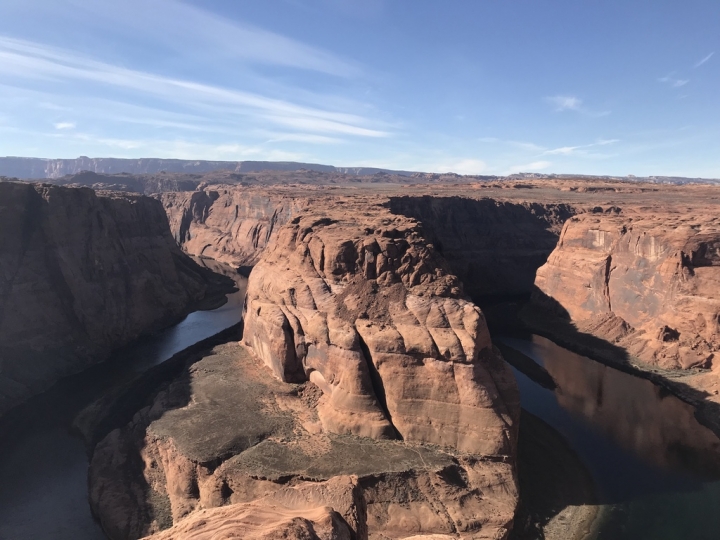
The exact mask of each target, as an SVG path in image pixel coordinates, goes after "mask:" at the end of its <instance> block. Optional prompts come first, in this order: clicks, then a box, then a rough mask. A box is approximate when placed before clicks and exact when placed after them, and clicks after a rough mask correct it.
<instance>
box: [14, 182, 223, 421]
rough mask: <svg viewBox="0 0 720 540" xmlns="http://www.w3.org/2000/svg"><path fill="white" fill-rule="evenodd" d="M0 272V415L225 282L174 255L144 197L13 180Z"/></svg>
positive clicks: (162, 221) (159, 215) (156, 210)
mask: <svg viewBox="0 0 720 540" xmlns="http://www.w3.org/2000/svg"><path fill="white" fill-rule="evenodd" d="M0 271H1V275H2V283H0V413H2V412H4V411H6V410H7V409H8V408H10V407H12V406H14V405H16V404H17V403H18V402H20V401H21V400H23V399H25V398H27V397H28V396H30V395H32V394H34V393H37V392H39V391H41V390H44V389H45V388H47V387H48V386H49V385H50V384H52V383H53V382H54V381H56V380H57V379H58V378H60V377H62V376H65V375H68V374H70V373H74V372H77V371H80V370H82V369H83V368H85V367H87V366H88V365H89V364H91V363H93V362H96V361H99V360H102V359H105V358H107V356H108V355H109V354H110V353H111V352H112V350H113V349H114V348H116V347H119V346H122V345H125V344H127V343H128V342H130V341H132V340H134V339H136V338H137V337H139V336H140V335H142V334H145V333H149V332H153V331H156V330H158V329H160V328H162V327H165V326H167V325H169V324H171V323H173V322H175V321H176V320H178V318H180V317H181V316H183V315H185V314H186V313H187V312H188V311H189V310H190V309H192V308H193V306H194V305H197V303H198V302H199V301H201V300H203V298H205V297H206V295H207V294H208V293H209V292H213V291H214V293H216V294H217V293H219V292H220V289H221V288H222V286H223V285H222V283H224V282H222V281H218V278H216V277H213V274H212V273H211V272H209V271H207V270H204V269H201V268H200V267H199V266H197V265H196V264H195V263H194V262H193V261H192V260H190V259H189V258H188V257H187V256H186V255H185V254H183V253H182V252H181V251H180V249H179V248H178V247H177V245H176V244H175V242H174V241H173V238H172V236H171V235H170V231H169V228H168V225H167V219H166V217H165V215H164V213H163V211H162V206H161V205H160V204H159V203H158V202H157V201H155V200H153V199H150V198H147V197H140V196H120V195H117V194H115V195H113V194H104V195H96V194H95V193H94V192H93V191H92V190H89V189H68V188H61V187H55V186H48V185H41V184H24V183H13V182H6V183H0ZM230 286H231V284H228V285H226V288H229V287H230Z"/></svg>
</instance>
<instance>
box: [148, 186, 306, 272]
mask: <svg viewBox="0 0 720 540" xmlns="http://www.w3.org/2000/svg"><path fill="white" fill-rule="evenodd" d="M158 198H159V199H160V200H161V202H162V204H163V206H164V208H165V211H166V213H167V215H168V219H169V221H170V229H171V230H172V233H173V236H175V239H176V241H177V242H178V244H180V245H181V246H182V247H183V249H184V250H185V251H187V252H188V253H190V254H191V255H196V256H203V257H211V258H213V259H215V260H218V261H220V262H224V263H227V264H231V265H233V266H236V267H237V266H252V265H253V264H255V263H256V262H257V260H258V258H259V256H260V253H261V252H262V250H263V249H264V248H265V246H266V245H267V244H268V242H269V241H270V239H271V238H272V236H273V233H274V232H275V231H276V229H277V228H279V227H280V226H281V225H283V224H284V223H286V222H287V221H288V220H289V219H290V217H291V216H292V215H293V214H294V213H296V212H297V211H298V209H299V208H301V207H302V206H303V205H304V204H305V201H304V200H303V199H300V200H295V199H293V198H289V197H284V196H282V195H277V196H273V195H269V194H267V193H266V192H257V191H251V190H248V189H245V188H242V187H238V186H212V187H206V188H204V189H200V190H199V191H194V192H180V193H163V194H161V195H159V196H158Z"/></svg>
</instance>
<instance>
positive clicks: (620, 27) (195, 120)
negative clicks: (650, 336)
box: [0, 0, 720, 178]
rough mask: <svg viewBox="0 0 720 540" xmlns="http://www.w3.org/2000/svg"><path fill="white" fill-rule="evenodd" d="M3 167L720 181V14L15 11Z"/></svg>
mask: <svg viewBox="0 0 720 540" xmlns="http://www.w3.org/2000/svg"><path fill="white" fill-rule="evenodd" d="M0 155H14V156H28V157H30V156H32V157H46V158H74V157H77V156H80V155H85V156H90V157H127V158H139V157H160V158H179V159H210V160H231V161H235V160H272V161H304V162H313V163H326V164H332V165H337V166H375V167H385V168H392V169H404V170H420V171H431V172H448V171H452V172H456V173H460V174H487V175H495V174H510V173H514V172H543V173H578V174H608V175H627V174H634V175H637V176H647V175H668V176H692V177H695V176H701V177H713V178H720V2H719V1H718V0H684V1H683V2H680V1H679V0H673V1H669V0H632V1H628V0H602V1H601V0H512V1H501V0H450V1H446V2H438V1H437V0H404V1H403V0H262V1H256V0H204V1H198V0H195V1H193V0H184V1H180V0H122V1H118V0H112V1H110V0H1V1H0Z"/></svg>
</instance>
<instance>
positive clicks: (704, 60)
mask: <svg viewBox="0 0 720 540" xmlns="http://www.w3.org/2000/svg"><path fill="white" fill-rule="evenodd" d="M714 54H715V51H713V52H711V53H710V54H708V55H707V56H706V57H705V58H703V59H702V60H700V61H699V62H697V63H696V64H695V65H694V66H693V67H694V68H699V67H700V66H702V65H703V64H704V63H705V62H707V61H708V60H710V59H711V58H712V57H713V55H714Z"/></svg>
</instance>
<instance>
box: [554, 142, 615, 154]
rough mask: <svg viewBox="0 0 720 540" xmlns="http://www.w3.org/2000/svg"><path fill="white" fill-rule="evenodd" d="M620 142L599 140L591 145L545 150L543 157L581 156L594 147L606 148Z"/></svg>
mask: <svg viewBox="0 0 720 540" xmlns="http://www.w3.org/2000/svg"><path fill="white" fill-rule="evenodd" d="M617 142H620V140H619V139H600V140H599V141H597V142H594V143H591V144H582V145H578V146H561V147H559V148H553V149H551V150H545V151H544V152H543V155H548V156H569V155H571V154H583V153H587V152H586V149H587V148H593V147H596V146H607V145H609V144H615V143H617Z"/></svg>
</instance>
